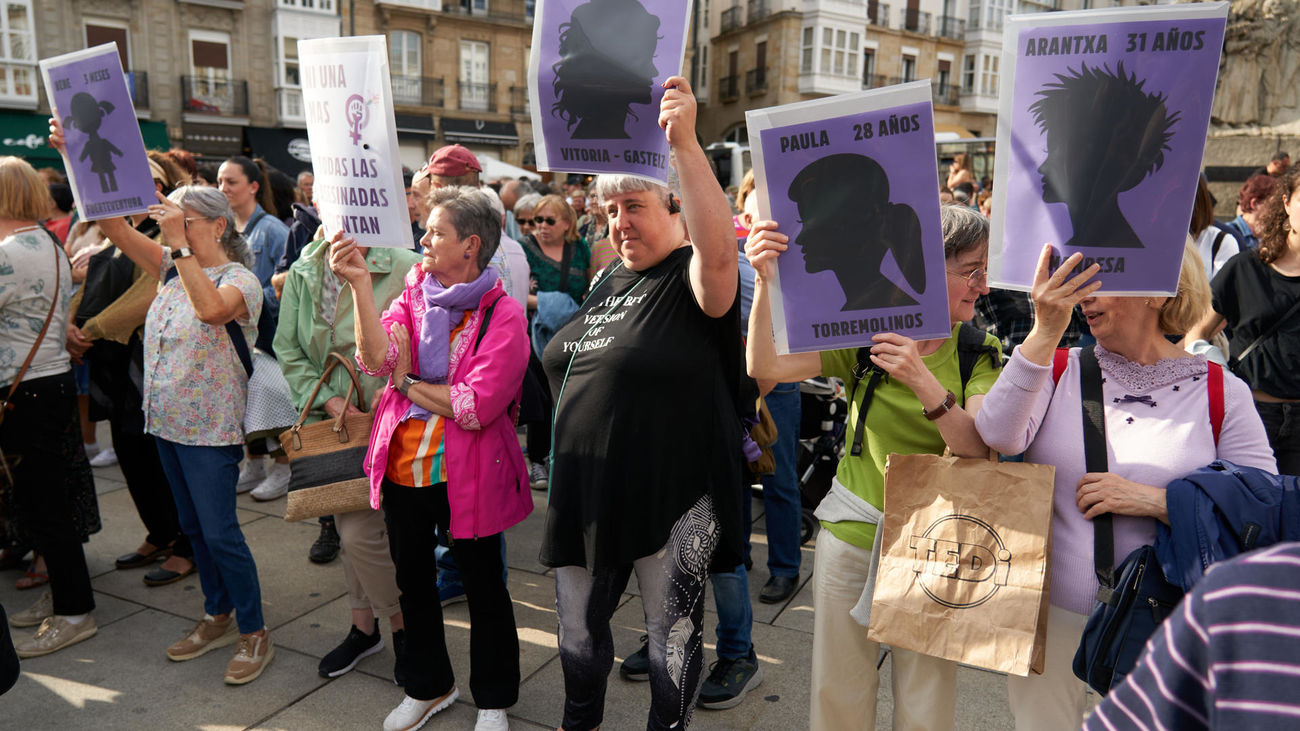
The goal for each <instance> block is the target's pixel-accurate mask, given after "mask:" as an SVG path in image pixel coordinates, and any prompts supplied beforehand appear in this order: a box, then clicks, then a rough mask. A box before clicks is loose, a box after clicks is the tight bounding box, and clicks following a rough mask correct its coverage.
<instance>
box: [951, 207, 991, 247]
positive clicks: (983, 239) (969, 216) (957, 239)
mask: <svg viewBox="0 0 1300 731" xmlns="http://www.w3.org/2000/svg"><path fill="white" fill-rule="evenodd" d="M939 220H940V223H941V228H942V230H943V256H944V258H945V259H951V258H953V257H955V256H959V255H961V254H964V253H965V252H967V251H970V250H972V249H978V248H980V247H983V246H988V243H989V220H988V219H987V218H985V217H984V214H982V213H980V212H979V211H977V210H975V209H974V208H971V207H970V206H965V205H961V204H952V203H950V204H948V205H943V206H939Z"/></svg>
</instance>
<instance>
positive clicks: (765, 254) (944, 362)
mask: <svg viewBox="0 0 1300 731" xmlns="http://www.w3.org/2000/svg"><path fill="white" fill-rule="evenodd" d="M940 218H941V221H942V228H943V248H944V256H945V261H944V267H945V268H946V269H947V272H948V277H947V282H948V319H949V321H950V322H951V323H952V336H951V337H948V338H945V339H940V340H920V341H917V340H912V339H911V338H907V337H904V336H902V335H898V334H895V333H880V334H877V335H875V336H874V337H873V341H874V343H875V344H874V345H872V346H871V348H870V360H871V362H870V366H871V367H872V369H874V370H877V371H883V372H884V373H885V374H887V375H888V376H889V377H888V378H883V379H879V380H878V381H877V385H876V387H875V389H874V393H873V397H872V401H871V403H870V408H869V410H868V412H867V413H866V414H861V413H860V410H861V409H862V403H863V400H864V398H865V396H866V391H867V389H866V388H864V387H862V386H863V385H865V384H859V386H858V387H855V388H854V389H853V391H854V392H855V394H854V396H853V397H852V403H850V405H849V416H848V432H847V434H846V435H845V440H846V443H848V444H853V445H855V448H856V447H857V445H861V453H860V455H858V456H854V455H852V454H851V453H850V454H846V455H845V456H844V458H843V459H841V460H840V463H839V468H838V470H837V473H836V476H835V481H834V483H833V484H832V487H831V491H830V493H829V494H828V495H827V496H826V498H825V499H824V500H823V501H822V503H821V505H820V506H819V507H818V509H817V517H818V518H819V519H820V520H821V524H822V528H823V530H822V532H821V534H820V535H819V536H818V537H817V552H816V554H815V561H816V563H815V565H814V568H813V580H812V583H813V608H814V620H813V659H812V709H811V719H810V728H812V729H814V731H823V730H826V729H842V728H871V727H872V721H871V720H870V719H874V718H875V717H876V688H877V683H878V682H879V680H878V675H877V671H876V663H877V660H878V654H879V646H878V645H877V644H876V643H875V642H872V641H870V640H868V639H867V628H866V627H864V626H863V625H861V624H859V623H858V622H857V620H855V619H854V618H853V617H851V616H850V614H849V612H850V610H852V609H853V608H854V607H855V606H856V605H857V603H858V601H859V600H860V598H861V597H862V595H863V592H864V590H865V589H866V588H867V587H868V586H869V585H874V581H875V577H874V575H873V572H872V570H871V566H872V543H873V541H874V539H875V537H876V526H877V525H878V523H879V521H880V518H881V517H882V514H881V510H882V509H883V507H884V497H885V490H884V487H885V479H884V478H885V460H886V458H887V457H888V456H889V454H890V453H891V452H897V453H900V454H940V453H942V452H943V451H944V447H950V448H951V449H952V451H953V453H954V454H956V455H959V456H963V457H980V456H983V455H985V454H986V453H987V451H988V448H987V447H986V446H985V445H984V441H983V440H982V439H981V438H980V435H979V433H978V432H977V431H976V430H975V414H976V412H978V411H979V408H980V405H981V404H982V403H983V401H984V394H985V393H987V392H988V391H989V389H990V388H992V386H993V382H994V381H995V380H996V379H997V375H998V363H997V362H995V360H994V358H995V357H996V354H997V353H998V341H997V339H996V338H994V337H993V336H992V335H987V334H985V335H984V339H983V344H982V346H980V348H981V349H984V348H987V351H988V352H986V353H984V354H981V355H980V356H979V358H978V360H976V362H975V366H974V369H973V370H972V372H971V376H970V379H969V380H968V381H967V382H966V383H962V380H961V371H960V364H959V353H958V347H957V341H958V333H959V332H960V329H961V327H962V323H964V322H966V321H967V320H970V319H971V318H972V317H974V313H975V300H977V299H978V298H979V296H980V295H982V294H986V293H988V291H989V289H988V283H987V281H986V278H985V268H986V267H987V266H988V219H986V218H984V217H983V216H981V215H980V214H979V213H978V212H976V211H974V210H972V209H970V208H968V207H966V206H956V205H946V206H943V207H941V208H940ZM778 227H779V224H778V223H777V222H776V221H758V222H756V223H755V224H754V225H753V227H752V228H751V230H750V233H749V240H748V241H747V242H746V243H745V254H746V255H747V256H748V257H749V262H750V264H752V265H753V266H754V269H755V270H756V272H757V274H756V276H755V280H754V304H753V307H752V308H751V309H750V315H749V340H748V342H747V350H746V355H747V358H748V365H749V375H751V376H753V377H754V378H757V379H764V380H774V381H779V382H789V381H800V380H803V379H805V378H811V377H813V376H817V375H826V376H835V377H837V378H840V379H842V380H843V381H844V382H845V383H857V382H858V381H859V379H858V378H856V377H855V375H854V370H855V368H856V367H857V349H856V348H846V349H842V350H830V351H826V352H822V353H791V354H788V355H777V352H776V344H775V342H774V340H773V337H772V334H771V333H772V312H771V305H770V304H769V303H770V301H771V290H770V282H771V278H772V277H773V276H774V275H775V274H776V262H777V258H778V257H779V256H782V255H788V254H785V252H786V250H787V249H788V248H789V238H788V237H787V236H786V235H785V234H782V233H780V232H779V231H778ZM848 294H849V296H850V297H852V296H853V294H854V293H848ZM956 394H962V396H961V397H960V398H959V397H958V396H957V395H956ZM893 658H894V659H893V663H894V666H893V694H894V728H925V729H940V730H942V729H951V728H952V727H953V712H954V710H955V704H956V683H957V665H956V663H953V662H951V661H948V660H942V659H939V658H934V657H929V656H927V655H922V654H919V653H915V652H911V651H908V650H903V649H899V648H894V650H893ZM863 719H868V720H866V721H865V722H864V720H863Z"/></svg>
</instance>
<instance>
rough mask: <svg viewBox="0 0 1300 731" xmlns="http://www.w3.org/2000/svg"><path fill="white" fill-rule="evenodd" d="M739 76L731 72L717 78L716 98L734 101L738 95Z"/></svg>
mask: <svg viewBox="0 0 1300 731" xmlns="http://www.w3.org/2000/svg"><path fill="white" fill-rule="evenodd" d="M739 87H740V77H739V76H737V75H735V74H732V75H731V76H723V77H722V78H720V79H718V99H720V100H721V101H724V102H734V101H736V99H737V98H738V97H739V96H740V88H739Z"/></svg>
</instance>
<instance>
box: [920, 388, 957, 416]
mask: <svg viewBox="0 0 1300 731" xmlns="http://www.w3.org/2000/svg"><path fill="white" fill-rule="evenodd" d="M956 405H957V397H956V396H955V395H953V392H952V391H949V392H948V395H947V396H945V397H944V399H943V403H941V404H939V405H938V406H936V407H934V408H933V409H925V408H922V409H921V413H922V414H925V418H927V419H929V420H930V421H934V420H935V419H938V418H939V417H940V416H943V415H944V414H946V413H948V412H949V411H952V407H954V406H956Z"/></svg>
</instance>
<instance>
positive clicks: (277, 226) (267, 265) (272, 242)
mask: <svg viewBox="0 0 1300 731" xmlns="http://www.w3.org/2000/svg"><path fill="white" fill-rule="evenodd" d="M259 214H260V215H259ZM248 220H249V222H250V224H251V225H247V226H246V228H245V229H244V240H245V241H247V242H248V250H249V253H250V255H251V256H250V258H251V259H252V264H253V265H252V269H253V274H256V275H257V281H258V282H260V283H261V285H262V294H263V296H264V300H263V301H264V302H266V304H267V306H269V307H272V308H274V309H275V310H277V311H278V309H279V308H278V307H277V305H278V303H279V300H278V299H277V298H276V296H275V289H273V288H272V287H271V275H273V274H275V265H276V263H278V262H279V261H280V258H281V257H283V256H284V244H285V241H287V240H288V239H289V227H288V226H285V225H284V222H283V221H281V220H280V219H278V218H276V217H275V216H273V215H271V214H269V213H267V212H266V211H265V210H263V209H262V207H261V206H260V205H259V206H257V207H256V208H254V209H253V215H251V216H249V217H248Z"/></svg>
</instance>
